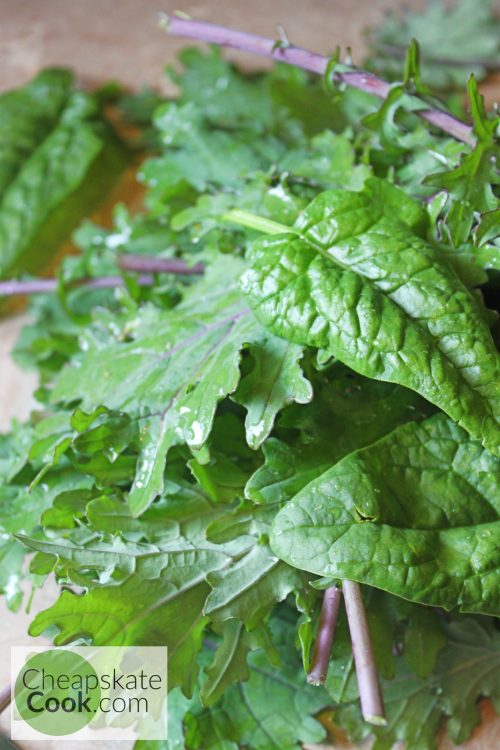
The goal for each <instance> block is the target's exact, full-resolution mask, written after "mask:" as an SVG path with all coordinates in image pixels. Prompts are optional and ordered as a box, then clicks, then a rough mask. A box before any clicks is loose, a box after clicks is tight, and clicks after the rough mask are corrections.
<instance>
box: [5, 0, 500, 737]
mask: <svg viewBox="0 0 500 750" xmlns="http://www.w3.org/2000/svg"><path fill="white" fill-rule="evenodd" d="M405 4H406V5H408V6H411V7H415V8H418V7H422V5H423V4H424V3H423V0H410V1H409V2H408V1H407V2H406V3H405ZM399 5H400V3H399V2H398V0H372V1H371V2H370V3H367V2H364V1H363V0H335V1H334V0H303V1H302V2H301V3H299V2H297V0H252V2H251V3H249V2H247V0H231V2H228V0H211V1H210V0H198V1H197V2H196V1H194V2H180V0H179V2H163V1H162V0H22V2H12V0H0V60H1V65H0V91H1V90H5V89H8V88H11V87H13V86H18V85H20V84H22V83H24V82H25V81H27V80H29V79H30V78H31V77H32V76H33V75H34V74H35V73H36V72H37V71H38V70H39V69H40V68H42V67H44V66H47V65H63V66H69V67H71V68H73V69H74V70H75V71H76V72H77V74H78V76H79V78H80V79H81V81H82V82H83V83H84V84H85V85H87V86H92V85H97V84H99V83H101V82H103V81H104V80H109V79H115V80H118V81H121V82H123V83H125V84H128V85H130V86H132V87H140V86H141V85H148V86H153V87H156V88H158V89H160V90H161V91H163V92H165V93H172V92H173V89H172V86H171V84H169V83H168V80H167V78H166V76H165V75H164V73H163V70H164V67H165V65H166V64H167V63H173V62H174V61H175V56H176V54H177V52H178V51H179V49H180V48H181V47H182V46H183V45H184V44H185V42H184V41H183V40H179V39H174V38H172V37H169V36H167V35H165V33H164V32H161V31H160V30H158V28H157V24H156V15H157V12H158V11H159V10H163V11H166V12H167V13H168V12H170V13H171V12H173V11H175V10H178V9H180V10H183V11H184V12H187V13H189V14H190V15H192V16H193V17H196V18H199V19H201V20H207V21H213V22H215V23H221V24H225V25H228V26H233V27H235V28H240V29H242V30H246V31H253V32H256V33H261V34H265V35H267V36H277V34H276V24H277V23H281V24H282V25H283V26H284V27H285V29H286V32H287V35H288V37H289V39H290V40H291V41H292V42H294V43H296V44H299V45H301V46H304V47H308V48H310V49H314V50H315V51H317V52H321V53H324V54H328V53H329V52H331V51H332V50H333V49H334V48H335V46H336V45H337V44H340V45H341V47H343V48H345V47H347V46H348V45H349V46H350V47H351V48H352V50H353V58H354V61H355V62H356V61H359V60H361V59H362V57H363V54H364V50H365V45H364V41H363V30H364V29H365V28H367V27H370V26H372V25H374V24H375V23H378V22H380V20H381V19H382V17H383V14H384V12H385V11H386V10H388V9H394V8H397V7H398V6H399ZM228 56H229V57H230V58H231V59H234V60H238V61H240V62H241V63H242V64H243V65H245V66H246V67H250V68H252V69H256V68H262V67H263V66H264V65H265V64H266V63H265V62H263V61H262V60H256V59H255V58H252V57H250V56H248V55H242V54H240V53H237V52H234V51H231V52H228ZM485 93H486V94H487V98H488V99H489V100H490V101H493V100H494V99H495V97H496V98H497V99H498V98H500V95H499V94H500V80H498V79H497V81H496V82H493V83H492V84H490V85H489V86H488V87H486V89H485ZM122 191H123V186H122ZM122 195H123V192H122ZM135 197H136V196H135V191H134V190H131V187H130V183H129V182H128V183H127V184H126V187H125V198H126V199H127V200H129V201H130V200H135ZM25 322H26V317H25V316H23V315H17V316H16V317H11V318H10V319H8V320H4V321H0V430H2V431H4V430H7V429H8V427H9V424H10V421H11V419H12V418H13V417H17V418H19V419H25V418H26V417H27V416H28V415H29V412H30V410H31V409H32V408H33V406H34V401H33V399H32V392H33V390H34V388H35V387H36V379H35V377H34V376H33V375H29V374H26V373H23V372H21V371H20V370H19V369H18V368H17V367H16V366H15V364H14V363H13V361H12V358H11V357H10V351H11V348H12V345H13V343H14V342H15V340H16V338H17V335H18V333H19V330H20V328H21V326H22V325H23V324H24V323H25ZM56 596H57V588H56V586H55V585H54V584H53V583H52V584H49V585H48V586H47V587H46V588H45V589H43V590H42V591H40V592H38V593H37V594H36V596H35V599H34V603H33V606H32V611H31V614H30V615H27V614H25V613H18V614H16V615H13V614H12V613H9V612H7V611H6V609H5V605H4V602H3V600H2V601H0V617H1V622H2V628H1V631H0V686H2V685H4V684H5V683H6V682H7V681H8V672H9V648H10V646H12V645H28V644H33V642H34V641H33V639H29V638H28V636H27V635H24V634H25V633H26V631H27V626H28V623H29V622H30V620H31V619H32V617H33V615H34V614H35V612H36V611H39V610H41V609H43V608H44V607H46V606H48V605H49V604H50V603H51V602H52V601H53V600H54V598H55V597H56ZM37 640H41V639H37ZM481 710H482V717H483V722H482V724H481V726H480V727H479V728H478V729H477V730H476V732H475V733H474V736H473V737H472V738H471V739H470V740H469V741H468V742H467V743H465V744H464V745H461V746H460V747H461V748H463V750H497V748H500V718H495V716H494V713H493V710H492V709H491V706H490V705H489V704H488V703H487V702H484V703H483V705H482V706H481ZM0 728H3V729H4V730H6V731H8V720H7V717H6V716H3V717H2V719H1V721H0ZM96 744H97V746H98V750H129V745H128V744H127V743H124V742H122V743H113V742H101V743H92V744H91V743H82V742H79V743H78V750H95V747H96ZM21 746H22V747H23V748H26V750H28V749H29V750H31V749H32V750H55V749H56V748H57V747H60V745H59V743H58V742H34V743H21ZM335 747H337V748H343V750H347V749H348V748H352V745H349V744H348V743H346V742H345V740H344V739H343V738H342V737H337V738H335ZM364 747H366V745H364ZM453 747H454V746H453V744H452V743H450V742H449V741H448V740H447V739H442V741H441V742H440V750H451V748H453Z"/></svg>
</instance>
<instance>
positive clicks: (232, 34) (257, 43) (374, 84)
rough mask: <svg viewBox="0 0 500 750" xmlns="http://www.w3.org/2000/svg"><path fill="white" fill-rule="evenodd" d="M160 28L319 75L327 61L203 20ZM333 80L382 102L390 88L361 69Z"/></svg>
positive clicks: (457, 130)
mask: <svg viewBox="0 0 500 750" xmlns="http://www.w3.org/2000/svg"><path fill="white" fill-rule="evenodd" d="M161 25H162V26H164V27H165V28H167V30H168V31H169V32H170V33H171V34H174V35H175V36H187V37H190V38H191V39H197V40H199V41H204V42H209V43H211V44H217V45H219V46H220V47H233V48H235V49H240V50H243V51H245V52H251V53H253V54H256V55H261V56H263V57H271V58H272V59H273V60H278V61H279V62H283V63H287V64H288V65H295V66H296V67H298V68H303V69H304V70H308V71H310V72H311V73H317V74H318V75H324V74H325V72H326V69H327V66H328V62H329V59H328V57H324V56H323V55H318V54H317V53H316V52H311V51H310V50H307V49H303V48H302V47H295V46H293V45H290V46H286V47H285V46H281V47H280V46H276V42H275V41H274V40H273V39H268V38H266V37H263V36H259V35H257V34H249V33H246V32H243V31H234V30H233V29H227V28H225V27H224V26H217V25H215V24H213V23H207V22H205V21H195V20H192V19H190V18H181V17H179V16H175V15H173V16H165V15H164V14H162V15H161ZM336 79H337V80H338V81H340V82H342V83H345V84H347V85H348V86H353V87H354V88H356V89H360V90H361V91H366V92H368V93H369V94H374V95H375V96H378V97H379V98H381V99H385V98H386V97H387V95H388V93H389V91H390V88H391V84H390V83H388V82H387V81H384V80H383V79H382V78H379V77H378V76H376V75H374V74H373V73H369V72H367V71H364V70H352V71H345V72H338V73H336ZM418 114H419V115H420V117H423V118H424V120H427V122H430V123H431V124H432V125H434V126H435V127H437V128H440V129H441V130H443V131H444V132H446V133H448V134H449V135H451V136H453V138H456V139H457V140H459V141H463V142H464V143H468V144H469V145H470V146H473V145H474V144H475V139H474V135H473V132H472V128H471V127H470V125H467V124H466V123H464V122H462V121H461V120H458V119H457V118H456V117H453V115H451V114H449V112H445V111H444V110H442V109H431V108H430V109H425V110H421V111H420V112H418Z"/></svg>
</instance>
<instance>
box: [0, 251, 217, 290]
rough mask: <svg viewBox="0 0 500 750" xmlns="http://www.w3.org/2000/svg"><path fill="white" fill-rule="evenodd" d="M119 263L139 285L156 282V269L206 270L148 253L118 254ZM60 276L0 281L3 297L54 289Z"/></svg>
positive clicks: (103, 281) (114, 280) (118, 282)
mask: <svg viewBox="0 0 500 750" xmlns="http://www.w3.org/2000/svg"><path fill="white" fill-rule="evenodd" d="M118 265H119V266H120V268H122V269H123V270H124V271H132V272H137V273H139V276H138V277H137V279H136V280H137V282H138V284H140V286H151V284H153V282H154V277H153V275H152V274H154V273H174V274H182V275H185V276H190V275H193V274H201V273H203V271H204V268H205V267H204V265H203V263H197V264H196V265H194V266H188V265H187V263H185V262H184V261H183V260H180V259H179V258H171V259H167V258H153V257H150V256H147V255H127V254H123V255H120V256H119V257H118ZM57 284H58V281H57V279H33V280H30V281H16V280H10V281H0V297H13V296H14V295H16V294H43V293H49V292H55V291H56V289H57ZM124 284H125V282H124V280H123V278H122V277H121V276H101V277H98V278H95V279H82V280H81V281H77V282H75V283H74V284H70V286H76V287H79V286H83V287H85V288H86V289H110V288H113V287H119V286H124Z"/></svg>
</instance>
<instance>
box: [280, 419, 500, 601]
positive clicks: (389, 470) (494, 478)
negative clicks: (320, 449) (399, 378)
mask: <svg viewBox="0 0 500 750" xmlns="http://www.w3.org/2000/svg"><path fill="white" fill-rule="evenodd" d="M499 479H500V462H499V461H498V459H495V458H494V457H493V456H491V454H489V453H488V452H487V451H485V450H484V449H482V448H481V446H480V444H479V443H477V442H473V441H471V440H470V438H468V436H467V434H466V433H465V432H464V431H463V430H461V429H460V428H459V427H457V426H456V425H454V424H453V423H452V422H451V421H450V420H448V419H447V418H445V417H444V416H443V415H436V416H435V417H431V418H430V419H428V420H426V421H424V422H422V423H421V424H416V423H409V424H408V425H404V426H403V427H400V428H398V429H396V430H395V431H394V432H393V433H391V434H390V435H388V436H387V437H385V438H383V439H382V440H380V441H379V442H378V443H374V444H373V445H372V446H370V447H368V448H365V449H363V450H360V451H356V452H354V453H352V454H351V455H349V456H347V457H346V458H344V459H343V460H342V461H340V462H339V463H338V464H336V465H335V466H333V467H332V468H331V469H329V470H328V471H327V472H325V473H324V474H323V475H322V476H321V477H319V479H317V480H314V481H313V482H312V483H311V484H309V485H308V486H307V487H305V488H304V489H303V490H302V491H301V492H300V493H299V494H298V495H297V496H296V497H295V498H293V499H292V500H291V501H290V502H289V503H288V504H287V505H286V506H285V508H284V509H283V510H282V511H280V513H278V515H277V517H276V519H275V521H274V524H273V531H272V536H271V546H272V548H273V550H274V552H275V553H276V554H277V555H278V556H279V557H280V558H281V559H283V560H285V561H286V562H288V563H289V564H291V565H295V566H296V567H299V568H301V569H303V570H308V571H310V572H312V573H316V574H318V575H322V576H330V577H338V578H349V579H353V580H356V581H360V582H363V583H368V584H370V585H372V586H376V587H377V588H381V589H384V590H386V591H390V592H391V593H393V594H396V595H398V596H402V597H403V598H405V599H410V600H412V601H415V602H421V603H424V604H434V605H437V606H441V607H444V608H446V609H452V608H455V607H457V608H460V609H461V610H464V611H469V612H489V613H490V614H498V613H499V612H500V577H499V563H500V556H499V555H500V552H499V546H498V536H499V533H500V508H499V506H498V483H499Z"/></svg>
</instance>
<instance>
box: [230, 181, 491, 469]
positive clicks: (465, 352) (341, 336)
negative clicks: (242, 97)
mask: <svg viewBox="0 0 500 750" xmlns="http://www.w3.org/2000/svg"><path fill="white" fill-rule="evenodd" d="M424 226H425V218H424V216H423V214H422V212H421V209H420V207H419V206H418V205H417V204H416V203H414V202H413V201H411V200H410V199H409V198H407V196H406V195H405V194H404V193H403V192H401V191H399V190H397V189H396V188H394V187H393V186H391V185H389V184H388V183H384V182H382V181H380V180H369V181H368V182H367V187H366V188H365V190H364V191H363V192H360V193H351V192H345V191H327V192H325V193H322V194H320V195H319V196H318V197H317V198H316V199H315V200H314V201H313V202H312V203H311V204H310V205H309V206H308V208H307V209H306V210H305V211H304V212H303V213H302V215H301V217H300V218H299V220H298V221H297V223H296V227H295V230H296V231H297V232H299V233H300V234H301V237H300V238H296V237H294V236H293V235H277V236H274V237H272V238H265V239H261V240H259V241H257V242H256V243H255V244H254V245H253V247H252V248H251V251H250V261H251V263H252V267H251V269H250V270H248V271H247V272H245V274H244V275H243V279H242V284H243V289H244V291H245V293H246V294H247V296H248V298H249V301H250V304H251V306H252V308H253V310H254V312H255V314H256V316H257V317H258V318H259V319H260V320H261V321H262V322H263V323H264V325H266V326H268V327H269V329H270V330H271V331H272V332H273V333H275V334H278V335H280V336H283V338H285V339H287V340H290V341H293V342H295V343H298V344H307V345H309V346H315V347H319V348H322V349H325V350H327V351H329V352H330V353H331V354H333V355H334V356H335V357H338V359H340V360H341V361H342V362H344V363H345V364H347V365H348V366H349V367H352V368H353V369H354V370H356V371H357V372H360V373H361V374H363V375H366V376H368V377H373V378H377V379H379V380H387V381H390V382H396V383H399V384H401V385H405V386H406V387H409V388H411V389H413V390H415V391H417V392H418V393H420V394H421V395H423V396H424V397H425V398H427V399H428V400H429V401H431V402H432V403H434V404H436V405H437V406H439V407H441V408H442V409H443V410H444V411H446V412H447V413H448V414H449V415H450V416H451V417H453V419H455V421H457V422H458V423H459V424H461V425H462V426H463V427H465V429H467V430H468V432H469V433H470V434H471V435H472V436H473V437H475V438H477V439H481V440H482V441H483V443H484V445H485V446H486V447H488V448H489V449H490V450H491V451H492V452H493V453H496V454H499V453H500V427H499V423H498V418H499V417H498V415H499V413H500V410H499V401H500V396H499V388H498V379H499V371H500V357H499V355H498V352H497V350H496V348H495V345H494V343H493V339H492V337H491V333H490V331H489V329H488V326H487V324H486V322H485V320H484V318H483V316H482V314H481V311H480V308H479V307H478V305H477V303H476V301H475V299H474V297H473V296H472V295H471V293H470V292H469V291H467V289H466V288H465V287H464V286H463V284H462V283H461V281H460V280H459V279H458V277H457V276H456V274H455V272H454V271H453V270H452V269H451V268H450V267H449V266H448V265H447V264H446V262H445V261H444V259H443V258H442V256H441V255H440V254H438V252H437V251H435V250H434V249H433V247H432V246H431V245H429V244H427V243H426V242H425V241H424V240H423V239H422V238H421V237H420V236H419V232H420V231H421V230H422V228H423V227H424Z"/></svg>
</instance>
